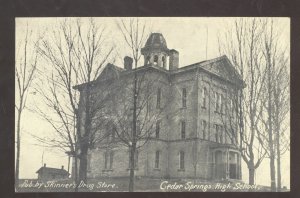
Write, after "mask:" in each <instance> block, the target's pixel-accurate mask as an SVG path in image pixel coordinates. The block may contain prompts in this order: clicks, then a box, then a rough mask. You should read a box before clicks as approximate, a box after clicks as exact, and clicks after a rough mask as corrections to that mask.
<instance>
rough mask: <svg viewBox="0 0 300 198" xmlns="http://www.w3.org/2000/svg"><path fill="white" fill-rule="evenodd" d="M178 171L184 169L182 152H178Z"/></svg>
mask: <svg viewBox="0 0 300 198" xmlns="http://www.w3.org/2000/svg"><path fill="white" fill-rule="evenodd" d="M179 169H180V170H183V169H184V152H183V151H180V152H179Z"/></svg>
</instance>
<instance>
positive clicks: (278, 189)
mask: <svg viewBox="0 0 300 198" xmlns="http://www.w3.org/2000/svg"><path fill="white" fill-rule="evenodd" d="M277 153H278V154H277V191H278V192H280V191H281V162H280V160H281V158H280V149H279V144H278V146H277Z"/></svg>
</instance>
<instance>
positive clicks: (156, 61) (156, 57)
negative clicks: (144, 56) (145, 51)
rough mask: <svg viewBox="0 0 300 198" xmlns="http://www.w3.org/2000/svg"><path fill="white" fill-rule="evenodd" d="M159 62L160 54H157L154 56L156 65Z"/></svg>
mask: <svg viewBox="0 0 300 198" xmlns="http://www.w3.org/2000/svg"><path fill="white" fill-rule="evenodd" d="M157 63H158V56H157V55H155V56H154V65H157Z"/></svg>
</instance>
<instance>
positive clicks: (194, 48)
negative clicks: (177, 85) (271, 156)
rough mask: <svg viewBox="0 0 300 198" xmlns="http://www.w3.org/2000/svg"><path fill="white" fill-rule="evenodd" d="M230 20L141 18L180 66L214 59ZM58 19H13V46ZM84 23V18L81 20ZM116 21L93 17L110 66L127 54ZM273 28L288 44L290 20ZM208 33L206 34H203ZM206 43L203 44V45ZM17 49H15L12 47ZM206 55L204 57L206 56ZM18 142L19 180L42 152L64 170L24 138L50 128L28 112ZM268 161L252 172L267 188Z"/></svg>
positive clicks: (60, 159) (54, 156)
mask: <svg viewBox="0 0 300 198" xmlns="http://www.w3.org/2000/svg"><path fill="white" fill-rule="evenodd" d="M232 19H233V18H200V17H198V18H190V17H180V18H166V17H165V18H160V17H155V18H141V20H145V21H147V22H148V23H149V24H150V25H151V31H152V32H160V33H162V34H163V36H164V38H165V39H166V42H167V46H168V48H169V49H176V50H177V51H179V65H180V67H182V66H185V65H188V64H192V63H195V62H200V61H203V60H205V59H211V58H216V57H218V56H219V55H220V54H219V53H218V42H217V37H218V35H219V34H220V33H221V32H222V31H224V28H230V27H231V22H232ZM60 20H62V18H17V19H16V41H17V42H16V46H17V45H18V42H19V41H22V39H23V36H24V31H25V29H26V24H27V23H28V26H29V28H30V29H32V31H33V33H32V34H33V35H37V34H46V33H48V32H49V31H51V30H52V28H55V26H56V24H57V23H58V22H59V21H60ZM84 20H87V19H83V21H84ZM116 20H117V18H95V22H96V23H97V24H101V25H104V26H106V29H107V31H108V32H109V35H111V36H110V37H109V38H108V41H107V42H111V43H112V44H114V45H115V46H116V53H115V55H116V59H115V61H114V63H115V64H116V65H118V66H122V64H123V63H122V61H123V60H122V59H123V57H124V56H125V55H130V53H128V51H127V49H126V48H124V44H123V43H122V38H121V35H120V32H119V30H118V28H117V26H116ZM276 28H278V29H280V30H281V32H282V34H281V39H280V40H281V42H283V43H289V42H290V37H289V36H290V21H289V18H280V19H278V25H277V26H276ZM207 33H208V34H207ZM206 42H207V45H206ZM16 49H17V48H16ZM206 49H207V51H206ZM206 54H207V56H206ZM27 100H28V106H30V105H33V103H34V101H35V100H38V96H36V95H33V94H29V95H28V99H27ZM21 129H22V141H21V162H20V166H21V167H20V177H21V178H36V177H37V174H36V173H35V172H36V171H37V170H38V168H40V167H41V166H42V155H43V152H44V157H43V163H47V166H49V167H57V168H60V167H61V165H64V166H65V167H67V163H68V158H67V156H66V155H65V154H64V153H63V152H59V151H54V150H53V149H47V148H43V147H40V146H36V145H35V144H36V141H35V140H34V139H33V138H32V137H31V136H30V135H28V132H30V133H33V134H36V135H39V134H47V133H49V132H50V131H51V130H52V128H51V126H50V125H49V124H48V123H46V122H45V121H43V120H42V119H40V118H39V117H38V116H37V115H35V114H34V113H31V112H29V111H28V110H25V111H24V114H23V122H22V125H21ZM289 162H290V158H289V153H288V154H286V155H285V156H283V159H282V185H283V186H288V187H289V185H290V174H289V173H290V164H289ZM269 175H270V173H269V162H268V159H265V160H264V162H263V163H262V165H261V166H260V167H259V169H258V170H257V172H256V183H257V184H263V185H270V176H269ZM247 179H248V170H247V167H246V166H245V164H244V165H243V180H245V181H247Z"/></svg>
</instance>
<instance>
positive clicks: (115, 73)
mask: <svg viewBox="0 0 300 198" xmlns="http://www.w3.org/2000/svg"><path fill="white" fill-rule="evenodd" d="M122 71H123V69H122V68H119V67H117V66H115V65H113V64H110V63H108V64H107V65H106V66H105V67H104V69H103V70H102V72H101V73H100V75H99V76H98V78H97V80H108V79H114V78H118V77H119V76H120V73H121V72H122Z"/></svg>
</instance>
